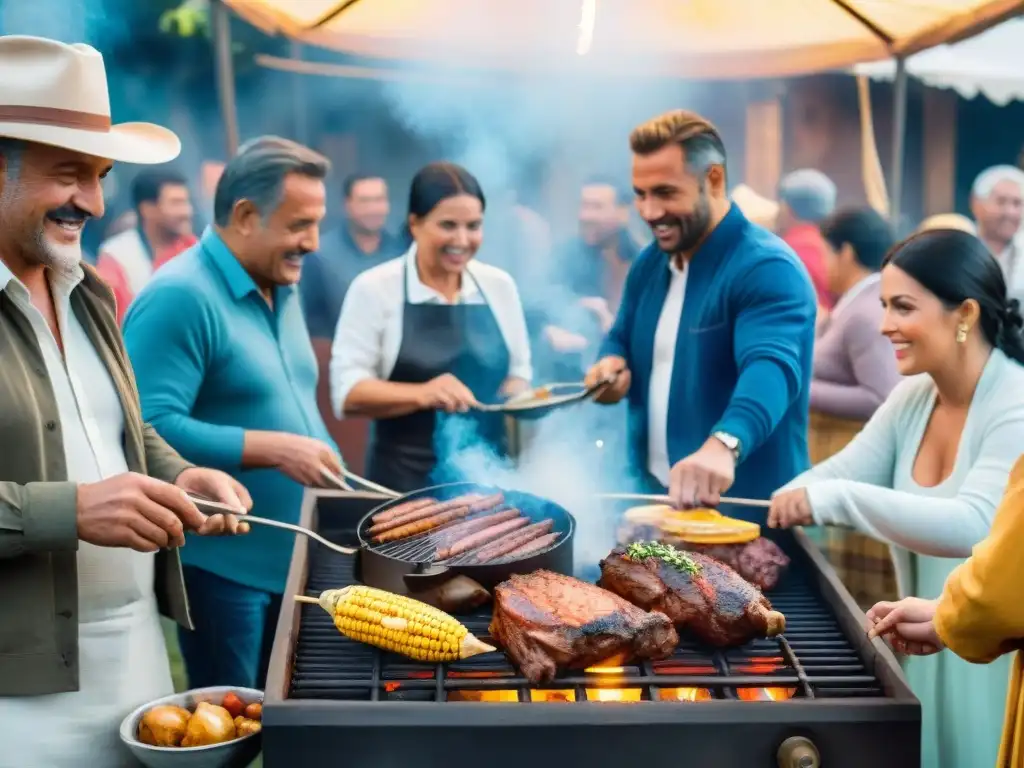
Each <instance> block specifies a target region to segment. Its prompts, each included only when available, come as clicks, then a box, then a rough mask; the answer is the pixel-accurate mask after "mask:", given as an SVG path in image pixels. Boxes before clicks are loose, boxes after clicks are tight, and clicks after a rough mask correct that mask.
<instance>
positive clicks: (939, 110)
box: [923, 88, 958, 216]
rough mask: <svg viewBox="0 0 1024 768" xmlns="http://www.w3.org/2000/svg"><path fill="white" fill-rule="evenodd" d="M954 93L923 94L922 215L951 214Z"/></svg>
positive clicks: (953, 198)
mask: <svg viewBox="0 0 1024 768" xmlns="http://www.w3.org/2000/svg"><path fill="white" fill-rule="evenodd" d="M957 101H958V97H957V95H956V92H955V91H947V90H940V89H938V88H926V89H925V92H924V105H923V106H924V120H923V122H924V179H923V182H924V215H925V216H932V215H934V214H936V213H952V212H953V210H954V209H955V206H956V115H957Z"/></svg>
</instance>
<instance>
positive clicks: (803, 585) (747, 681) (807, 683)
mask: <svg viewBox="0 0 1024 768" xmlns="http://www.w3.org/2000/svg"><path fill="white" fill-rule="evenodd" d="M794 566H796V563H794ZM354 582H355V578H354V575H353V559H352V558H348V557H340V556H338V555H336V554H334V553H332V552H330V551H328V550H326V549H325V548H324V547H322V546H320V545H319V544H315V543H311V544H310V550H309V578H308V586H307V594H308V595H311V596H315V595H318V594H319V593H320V592H321V591H322V590H325V589H333V588H338V587H343V586H346V585H348V584H352V583H354ZM769 597H770V598H771V601H772V605H773V607H774V608H776V609H777V610H780V611H782V612H783V613H784V614H785V616H786V624H787V630H786V634H785V635H784V636H783V637H779V638H772V639H766V640H759V641H756V642H753V643H750V644H748V645H746V646H743V647H741V648H733V649H726V650H712V649H708V648H706V647H703V646H700V645H697V644H695V643H693V642H692V641H689V640H686V639H685V638H684V640H683V642H682V643H681V644H680V647H679V649H678V650H677V651H676V653H675V654H674V655H673V656H672V658H670V659H666V660H664V661H658V662H643V663H639V664H636V663H634V664H630V665H627V666H622V667H615V668H614V669H607V668H605V669H599V670H595V671H586V672H584V671H575V672H569V673H567V674H565V675H563V676H561V677H559V678H556V679H555V680H554V681H553V682H552V683H550V684H549V685H546V686H532V685H531V684H530V683H529V682H528V681H526V680H525V679H524V678H522V677H521V676H519V674H518V672H517V671H516V670H515V669H514V668H513V667H512V666H511V665H510V664H509V663H508V660H507V659H506V658H505V656H504V655H503V654H501V653H491V654H485V655H482V656H476V657H473V658H471V659H467V660H465V661H461V662H457V663H454V664H449V665H430V664H421V663H416V662H411V661H409V660H408V659H404V658H402V657H400V656H396V655H394V654H390V653H386V652H381V651H378V650H377V649H375V648H372V647H370V646H366V645H363V644H360V643H357V642H355V641H352V640H349V639H348V638H346V637H344V636H342V635H340V634H339V633H338V631H337V630H336V629H335V628H334V625H333V624H332V622H331V619H330V617H329V616H328V615H327V614H326V613H324V612H323V611H322V610H321V609H320V608H318V607H317V606H310V605H307V606H303V608H302V617H301V622H300V625H299V634H298V639H297V641H296V650H295V659H294V666H293V669H292V676H291V691H290V698H291V699H327V700H350V701H384V700H398V701H447V700H460V701H465V700H480V701H521V702H531V701H576V702H581V701H595V700H597V701H607V700H616V701H619V700H627V701H630V700H634V701H639V700H643V701H659V700H661V701H664V700H670V701H680V700H683V701H690V700H704V699H734V700H735V699H739V700H745V701H747V700H765V699H775V698H791V697H794V698H803V699H824V698H851V697H878V696H884V695H885V694H884V693H883V690H882V687H881V685H880V683H879V681H878V680H877V679H876V677H875V676H873V675H872V674H871V673H870V672H869V671H868V670H867V669H866V668H865V666H864V664H863V662H862V661H861V659H860V658H859V656H858V654H857V652H856V650H855V649H854V647H853V646H852V645H851V644H850V642H849V641H848V640H847V639H846V637H845V636H844V635H843V632H842V630H841V629H840V627H839V625H838V623H837V622H836V619H835V617H834V615H833V612H832V611H831V610H830V609H829V607H828V605H827V603H826V602H825V601H824V600H823V599H822V598H821V596H820V595H818V594H816V593H815V592H814V591H813V590H812V589H811V587H810V586H809V585H808V582H807V580H806V579H802V578H800V573H799V572H797V569H796V568H795V567H794V568H791V569H790V572H789V573H788V574H787V575H786V576H785V577H784V578H783V581H782V583H781V584H780V585H779V587H778V588H777V589H776V590H773V591H772V592H771V593H770V594H769ZM460 619H461V620H462V621H463V623H464V624H465V625H466V626H467V627H468V628H469V630H470V631H471V632H473V633H474V634H476V635H477V636H478V637H480V638H481V639H484V640H487V625H488V623H489V621H490V613H489V610H485V611H483V612H480V613H478V614H475V615H473V616H471V617H468V618H467V617H460Z"/></svg>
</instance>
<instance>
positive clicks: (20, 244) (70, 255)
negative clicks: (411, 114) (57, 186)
mask: <svg viewBox="0 0 1024 768" xmlns="http://www.w3.org/2000/svg"><path fill="white" fill-rule="evenodd" d="M24 194H25V193H24V192H23V190H22V189H21V185H20V184H18V183H17V182H16V181H13V180H11V179H7V180H6V182H5V183H4V186H3V191H2V192H0V227H2V228H3V229H4V230H6V231H7V232H9V233H12V234H14V233H18V234H17V235H16V238H17V241H16V243H15V246H16V247H17V248H18V250H19V251H21V255H22V256H23V257H25V258H26V259H28V260H29V261H31V262H34V263H36V264H41V265H43V266H44V267H47V268H49V269H51V270H52V271H54V272H57V273H60V274H63V275H70V274H74V273H75V272H76V271H77V270H78V269H79V268H80V265H81V261H82V243H81V239H79V241H78V242H77V243H69V244H66V245H65V244H58V243H54V242H51V241H50V240H49V239H48V238H47V237H46V229H45V227H46V223H45V219H44V220H43V221H40V222H39V224H38V226H37V227H36V228H35V230H34V231H33V232H23V230H24V225H21V226H19V224H18V223H17V222H11V221H9V218H10V212H11V211H15V210H17V207H18V206H17V204H18V202H19V201H20V200H21V198H22V196H23V195H24ZM61 210H63V209H61ZM76 210H77V209H76ZM53 213H55V211H50V212H49V213H48V214H47V217H49V216H51V215H52V214H53ZM79 214H84V212H77V213H76V214H74V215H79ZM86 218H88V217H87V216H86Z"/></svg>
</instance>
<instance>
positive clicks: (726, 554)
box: [618, 522, 789, 591]
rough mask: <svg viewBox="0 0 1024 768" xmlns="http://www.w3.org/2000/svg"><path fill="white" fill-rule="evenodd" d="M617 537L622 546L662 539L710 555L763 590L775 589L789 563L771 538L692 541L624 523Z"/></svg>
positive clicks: (667, 542)
mask: <svg viewBox="0 0 1024 768" xmlns="http://www.w3.org/2000/svg"><path fill="white" fill-rule="evenodd" d="M618 540H619V543H620V544H623V545H627V544H630V543H632V542H634V541H648V540H651V541H661V542H664V543H665V544H671V545H672V546H674V547H675V548H676V549H683V550H686V551H688V552H700V553H701V554H705V555H709V556H711V557H713V558H715V559H716V560H719V561H721V562H723V563H725V564H726V565H728V566H729V567H730V568H732V569H733V570H734V571H736V572H737V573H739V575H740V576H742V577H743V578H744V579H746V580H747V581H749V582H750V583H751V584H753V585H754V586H755V587H758V588H759V589H763V590H765V591H768V590H771V589H774V588H775V586H776V585H777V584H778V583H779V579H780V578H781V577H782V574H783V572H784V571H785V570H786V568H787V567H788V566H789V557H787V556H786V553H785V552H783V551H782V550H781V549H780V548H779V545H778V544H776V543H775V542H774V541H772V540H771V539H766V538H764V537H763V536H762V537H760V538H757V539H754V540H753V541H751V542H747V543H746V544H692V543H690V542H688V541H685V540H683V539H680V538H679V537H678V536H673V535H672V534H671V533H667V532H666V531H662V530H661V529H660V528H658V527H657V526H654V525H644V524H639V525H638V524H635V523H628V522H627V523H626V524H624V525H623V526H622V527H620V528H619V532H618Z"/></svg>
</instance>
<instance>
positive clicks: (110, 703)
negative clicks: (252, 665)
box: [0, 262, 173, 768]
mask: <svg viewBox="0 0 1024 768" xmlns="http://www.w3.org/2000/svg"><path fill="white" fill-rule="evenodd" d="M81 279H82V275H81V273H80V272H79V273H77V274H75V275H66V276H65V275H54V276H52V277H51V281H50V290H51V293H52V295H53V299H54V306H55V308H56V311H57V324H58V327H59V328H60V331H61V336H62V338H63V341H64V355H63V356H62V355H61V351H60V348H59V347H58V346H57V342H56V340H55V339H54V337H53V334H52V333H51V331H50V328H49V326H48V325H47V323H46V320H45V319H44V318H43V315H42V314H41V313H40V312H39V310H37V309H36V308H35V307H34V306H33V305H32V303H31V300H30V297H29V293H28V289H26V288H25V286H24V285H23V284H22V283H21V282H20V281H19V280H17V279H16V278H15V277H14V276H13V275H12V274H11V272H10V270H9V269H8V268H7V267H6V266H5V265H4V264H3V263H2V262H0V290H3V291H4V292H6V294H7V296H8V297H9V298H10V299H11V301H12V302H13V303H14V305H15V306H16V307H17V308H18V309H19V310H20V311H21V312H22V314H23V315H24V316H25V317H26V319H27V320H28V321H29V324H30V325H31V326H32V330H33V331H34V333H35V337H36V341H37V342H38V344H39V349H40V351H41V352H42V356H43V361H44V363H45V365H46V372H47V376H48V378H49V381H50V386H51V387H53V394H54V398H55V399H56V401H57V414H58V417H59V420H60V429H61V435H62V438H63V443H64V460H65V463H66V466H67V479H68V480H70V481H72V482H78V483H93V482H97V481H99V480H103V479H106V478H109V477H113V476H114V475H119V474H123V473H124V472H127V471H128V463H127V460H126V458H125V453H124V411H123V410H122V406H121V401H120V398H119V397H118V394H117V389H116V388H115V386H114V382H113V380H112V379H111V376H110V372H109V371H108V370H107V367H106V366H105V365H104V364H103V360H102V359H101V358H100V356H99V353H98V352H97V351H96V348H95V347H94V346H93V344H92V341H91V340H90V338H89V336H88V334H87V333H86V331H85V328H83V327H82V324H81V323H80V322H79V320H78V318H77V317H76V316H75V313H74V312H73V311H72V310H71V304H70V296H71V292H72V291H73V290H74V288H75V286H77V285H78V283H79V282H81ZM77 560H78V610H79V617H78V618H79V628H78V652H79V669H80V673H79V674H80V679H79V689H78V690H77V691H75V692H72V693H59V694H52V695H48V696H34V697H22V698H14V699H4V698H0V722H2V723H3V727H2V728H0V732H3V733H7V734H9V735H10V738H8V739H6V740H5V744H4V748H3V749H4V751H3V752H2V753H0V767H2V766H19V767H20V766H36V765H38V766H43V765H45V766H47V768H73V767H74V766H79V765H85V764H88V763H91V764H93V765H97V766H104V768H106V767H107V766H110V768H115V767H116V768H120V766H129V765H134V762H133V761H132V760H131V758H130V756H129V755H128V753H127V752H126V751H125V749H124V747H123V746H122V745H121V744H120V742H119V738H118V735H117V728H118V725H119V723H120V720H121V719H122V718H123V717H124V716H125V715H126V714H127V713H128V712H130V711H131V710H132V709H134V708H135V707H137V706H139V705H140V704H144V703H146V702H147V701H151V700H152V699H155V698H159V697H161V696H165V695H167V694H169V693H172V692H173V685H172V682H171V677H170V669H169V666H168V664H167V661H166V650H165V647H164V640H163V634H162V631H161V628H160V619H159V614H158V611H157V607H156V598H155V595H154V593H153V579H154V567H155V556H154V555H152V554H146V553H142V552H135V551H133V550H130V549H120V548H113V547H97V546H94V545H92V544H89V543H87V542H84V541H79V543H78V557H77Z"/></svg>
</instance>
